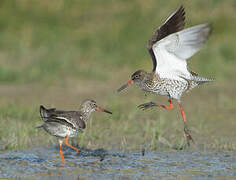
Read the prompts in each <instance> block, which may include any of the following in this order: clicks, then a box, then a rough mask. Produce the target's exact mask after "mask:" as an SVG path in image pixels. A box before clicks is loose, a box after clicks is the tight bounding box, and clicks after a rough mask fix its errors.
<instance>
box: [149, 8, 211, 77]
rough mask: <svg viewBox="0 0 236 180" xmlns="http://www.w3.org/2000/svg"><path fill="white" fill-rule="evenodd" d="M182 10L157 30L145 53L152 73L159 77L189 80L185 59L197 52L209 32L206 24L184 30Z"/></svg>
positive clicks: (190, 75) (189, 73)
mask: <svg viewBox="0 0 236 180" xmlns="http://www.w3.org/2000/svg"><path fill="white" fill-rule="evenodd" d="M184 20H185V12H184V8H183V7H182V6H181V7H180V8H179V9H178V10H177V11H175V12H174V13H173V14H172V15H171V16H170V17H169V18H168V19H167V20H166V21H165V23H164V24H163V25H162V26H161V27H160V28H159V29H157V31H156V32H155V33H154V35H153V37H152V39H151V40H150V41H149V44H148V47H147V48H148V50H149V53H150V55H151V57H152V61H153V72H155V73H156V74H158V75H159V77H160V78H171V79H176V80H179V79H182V78H186V79H191V77H192V74H191V72H189V71H188V69H187V62H186V60H187V59H188V58H190V57H191V56H193V55H194V54H195V53H196V52H198V51H199V50H200V48H201V47H202V45H203V44H204V43H205V42H206V40H207V39H208V36H209V34H210V31H211V27H210V25H209V24H202V25H198V26H194V27H191V28H188V29H185V30H183V28H184Z"/></svg>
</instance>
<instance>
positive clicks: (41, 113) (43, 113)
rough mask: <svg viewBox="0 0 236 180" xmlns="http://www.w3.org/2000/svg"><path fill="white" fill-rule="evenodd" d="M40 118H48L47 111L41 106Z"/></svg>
mask: <svg viewBox="0 0 236 180" xmlns="http://www.w3.org/2000/svg"><path fill="white" fill-rule="evenodd" d="M40 116H41V118H42V119H44V118H48V117H49V114H48V110H47V109H46V108H45V107H44V106H43V105H41V106H40Z"/></svg>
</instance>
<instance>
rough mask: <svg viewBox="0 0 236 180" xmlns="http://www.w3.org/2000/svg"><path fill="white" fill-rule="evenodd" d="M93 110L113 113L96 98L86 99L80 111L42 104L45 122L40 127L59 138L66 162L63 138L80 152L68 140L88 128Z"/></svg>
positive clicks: (41, 114)
mask: <svg viewBox="0 0 236 180" xmlns="http://www.w3.org/2000/svg"><path fill="white" fill-rule="evenodd" d="M93 111H102V112H106V113H109V114H112V112H110V111H108V110H105V109H103V108H101V107H99V106H98V105H97V103H96V102H95V101H94V100H85V101H84V102H83V103H82V104H81V105H80V108H79V111H62V110H56V108H52V109H46V108H45V107H43V106H42V105H41V106H40V116H41V118H42V120H43V121H44V123H43V125H41V126H39V127H38V128H43V129H44V130H45V131H47V132H48V133H49V134H51V135H53V136H56V137H57V138H58V139H59V144H60V155H61V159H62V162H63V163H64V164H65V160H64V156H63V151H62V144H63V139H64V138H66V140H65V145H66V146H68V147H70V148H71V149H74V150H75V151H76V152H77V153H78V154H79V153H80V151H79V149H78V148H76V147H73V146H71V145H70V144H68V141H69V138H70V137H74V136H76V135H77V134H78V133H82V132H83V129H85V128H86V123H87V121H88V119H89V116H90V114H91V113H92V112H93Z"/></svg>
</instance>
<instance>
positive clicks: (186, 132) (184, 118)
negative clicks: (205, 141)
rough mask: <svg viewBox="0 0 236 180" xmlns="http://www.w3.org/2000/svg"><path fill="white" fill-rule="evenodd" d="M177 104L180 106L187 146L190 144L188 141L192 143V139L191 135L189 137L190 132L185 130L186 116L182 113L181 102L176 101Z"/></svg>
mask: <svg viewBox="0 0 236 180" xmlns="http://www.w3.org/2000/svg"><path fill="white" fill-rule="evenodd" d="M178 104H179V106H180V110H181V115H182V117H183V120H184V133H185V136H186V138H187V143H188V145H190V142H189V141H190V140H191V141H192V142H194V141H193V138H192V137H191V135H190V131H189V130H188V128H187V120H186V114H185V112H184V107H183V105H182V103H181V101H178Z"/></svg>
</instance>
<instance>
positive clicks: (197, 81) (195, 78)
mask: <svg viewBox="0 0 236 180" xmlns="http://www.w3.org/2000/svg"><path fill="white" fill-rule="evenodd" d="M212 81H213V79H209V78H204V77H198V76H193V79H192V80H191V81H190V86H189V89H188V90H191V89H193V88H195V87H196V86H198V85H201V84H204V83H208V82H212Z"/></svg>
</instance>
